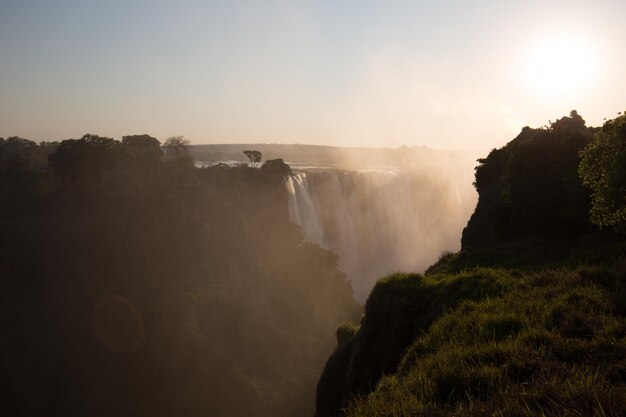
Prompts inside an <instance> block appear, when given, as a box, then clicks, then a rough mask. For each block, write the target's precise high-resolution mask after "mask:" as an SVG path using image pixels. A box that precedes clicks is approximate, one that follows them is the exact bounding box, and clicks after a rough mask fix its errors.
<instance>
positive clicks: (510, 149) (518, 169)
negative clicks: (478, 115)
mask: <svg viewBox="0 0 626 417" xmlns="http://www.w3.org/2000/svg"><path fill="white" fill-rule="evenodd" d="M592 137H593V129H591V128H587V127H586V126H585V121H584V120H583V119H582V118H581V117H580V116H579V115H578V113H576V111H572V112H571V113H570V116H569V117H563V118H561V119H559V120H557V121H556V122H553V123H552V124H551V125H550V127H548V128H540V129H531V128H529V127H525V128H524V129H522V131H521V133H520V134H519V135H518V136H517V137H516V138H515V139H513V140H512V141H511V142H509V143H508V144H507V145H506V146H504V147H503V148H501V149H494V150H492V151H491V152H490V153H489V155H488V156H487V158H484V159H479V163H480V164H479V165H478V166H477V167H476V180H475V183H474V184H475V186H476V190H477V191H478V193H479V202H478V206H477V208H476V211H475V212H474V214H473V215H472V218H471V219H470V222H469V223H468V226H467V227H466V229H465V230H464V232H463V239H462V245H463V247H464V248H467V247H471V246H480V245H488V244H492V243H495V242H497V241H501V240H503V239H509V238H511V237H515V236H523V235H532V234H536V235H550V236H573V235H574V236H575V235H580V234H583V233H586V232H588V231H590V230H591V227H590V222H589V218H588V211H589V207H590V201H589V194H588V193H587V191H586V190H585V189H584V187H583V185H582V181H581V180H580V178H579V176H578V165H579V162H580V156H579V152H580V150H581V149H582V148H584V147H585V146H586V145H587V144H588V143H589V142H590V141H591V139H592Z"/></svg>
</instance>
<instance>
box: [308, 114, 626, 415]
mask: <svg viewBox="0 0 626 417" xmlns="http://www.w3.org/2000/svg"><path fill="white" fill-rule="evenodd" d="M623 121H624V116H620V117H619V118H617V119H615V120H613V121H609V122H607V123H606V124H605V126H603V128H602V129H593V128H587V127H586V126H585V123H584V121H583V120H582V118H580V116H579V115H578V114H576V113H575V112H572V113H571V114H570V117H564V118H562V119H560V120H557V121H556V122H554V123H552V124H551V126H549V127H547V128H542V129H530V128H524V129H523V130H522V132H521V133H520V135H519V136H518V137H517V138H515V139H514V140H513V141H512V142H510V143H509V144H507V145H506V146H505V147H503V148H502V149H498V150H493V151H492V152H491V153H490V154H489V156H488V157H487V158H485V159H482V160H480V165H479V167H478V168H477V170H476V184H475V185H476V188H477V190H478V192H479V203H478V206H477V208H476V212H475V213H474V215H473V216H472V218H471V220H470V222H469V224H468V227H467V229H466V230H465V232H464V235H463V249H462V250H461V252H459V253H457V254H452V253H449V254H445V255H443V256H442V257H441V259H440V261H439V262H438V263H436V264H435V265H433V266H432V267H431V268H430V269H429V270H428V271H427V272H426V274H425V275H424V276H422V275H418V274H409V275H405V274H396V275H393V276H390V277H387V278H385V279H383V280H381V281H380V282H379V283H378V284H377V286H376V287H375V288H374V290H373V291H372V294H371V295H370V297H369V299H368V301H367V304H366V308H365V316H364V318H363V320H362V321H361V324H360V326H355V325H345V326H343V327H341V328H340V329H339V330H338V332H337V338H338V346H337V348H336V350H335V352H334V354H333V355H332V356H331V357H330V359H329V361H328V362H327V364H326V368H325V371H324V373H323V375H322V377H321V379H320V382H319V384H318V397H317V415H318V416H319V417H322V416H335V415H347V416H354V417H356V416H536V415H543V416H621V415H624V414H626V359H625V358H626V274H625V272H624V271H625V270H626V264H625V262H626V239H625V238H624V235H623V234H619V233H615V232H614V231H613V230H614V229H607V228H605V229H602V230H599V229H597V226H605V225H611V226H612V225H615V226H618V224H619V219H620V218H621V217H620V214H619V213H620V211H619V210H620V209H621V208H622V207H624V205H625V204H626V194H625V193H624V192H623V191H624V189H623V184H624V181H625V180H626V176H624V175H623V174H624V171H623V167H624V165H623V164H622V165H621V166H620V165H619V162H616V161H622V162H623V159H620V158H623V156H622V155H623V152H622V154H620V153H619V152H616V151H615V150H616V149H621V150H623V149H624V143H626V135H624V131H623V130H621V126H622V125H621V123H623ZM594 134H595V137H594ZM609 138H610V145H609V144H608V143H607V140H609ZM581 155H582V159H583V161H586V162H583V163H582V164H581ZM589 155H594V157H593V158H594V159H593V160H592V159H591V158H592V157H591V156H589ZM595 158H597V159H595ZM599 161H612V162H609V163H607V164H605V163H604V162H599ZM598 168H600V169H603V170H606V172H610V173H611V175H612V176H610V177H609V178H607V175H597V176H596V175H595V174H594V175H592V173H593V172H597V171H595V170H597V169H598ZM579 170H580V173H581V175H582V177H583V178H585V183H584V184H583V180H582V179H581V177H579V176H578V173H579ZM590 170H593V171H590ZM590 178H591V179H590ZM601 179H607V181H606V183H602V182H601V183H600V184H599V183H598V182H597V181H598V180H601ZM584 185H587V186H589V187H590V188H589V189H586V188H584ZM620 187H621V188H620ZM598 193H605V195H611V196H612V199H611V200H609V201H607V200H606V199H604V198H596V196H597V195H598ZM620 193H621V194H620ZM590 194H593V195H594V198H593V199H592V198H591V197H590ZM592 206H593V207H594V210H596V212H597V210H603V213H607V212H610V213H612V214H616V215H615V216H614V217H612V219H615V220H617V221H616V222H606V221H604V220H603V221H598V219H597V218H594V211H592V212H591V214H592V217H591V220H590V219H589V210H590V209H591V207H592ZM605 219H606V218H605ZM617 230H618V231H619V230H621V229H620V228H619V227H618V228H617Z"/></svg>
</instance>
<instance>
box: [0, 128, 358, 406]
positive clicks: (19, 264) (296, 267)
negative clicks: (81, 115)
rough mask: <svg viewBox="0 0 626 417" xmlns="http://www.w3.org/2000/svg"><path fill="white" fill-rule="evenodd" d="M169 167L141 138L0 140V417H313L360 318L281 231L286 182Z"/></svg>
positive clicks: (292, 231)
mask: <svg viewBox="0 0 626 417" xmlns="http://www.w3.org/2000/svg"><path fill="white" fill-rule="evenodd" d="M171 156H172V157H171V158H170V159H169V160H167V159H166V160H164V159H163V157H162V152H161V148H160V146H159V143H158V141H156V139H154V138H151V137H149V136H147V135H141V136H127V137H125V138H124V139H123V140H122V141H116V140H113V139H110V138H103V137H99V136H95V135H86V136H84V137H83V138H81V139H77V140H67V141H63V142H61V143H52V144H51V143H43V144H35V143H33V142H31V141H28V140H24V139H20V138H9V139H7V140H2V139H0V257H1V258H0V277H1V280H0V286H1V287H0V306H1V307H0V323H1V325H2V328H3V329H4V332H3V337H2V342H1V347H2V362H1V365H0V369H1V373H2V378H3V383H2V386H3V392H2V400H1V401H0V414H1V415H7V416H8V415H11V416H18V415H29V416H32V415H39V416H43V415H63V416H74V415H75V416H79V415H80V416H84V415H89V416H114V415H115V416H130V415H135V416H141V415H146V416H147V415H150V416H159V415H163V416H172V415H181V416H201V415H202V416H206V415H211V416H250V415H254V416H284V415H306V414H312V413H313V409H314V404H313V401H314V398H313V396H314V386H315V381H316V380H317V378H318V377H319V372H320V370H321V369H322V367H323V363H324V360H325V358H326V357H327V356H328V354H329V353H330V351H331V350H332V344H333V331H334V329H335V328H336V326H337V325H338V324H339V323H341V322H344V321H347V320H354V319H355V317H358V314H360V312H359V308H358V306H357V305H356V304H355V303H354V301H353V300H352V296H351V288H350V286H349V284H348V283H347V282H346V280H345V277H344V276H343V274H342V273H341V272H340V271H339V270H338V269H337V266H336V257H335V256H334V255H333V254H332V253H330V252H328V251H326V250H323V249H321V248H320V247H318V246H316V245H312V244H308V243H303V238H302V234H301V231H300V230H299V229H298V228H297V227H295V226H293V225H291V224H289V223H288V221H287V219H288V213H287V200H286V199H287V195H286V190H285V187H284V178H283V175H285V174H286V173H287V172H288V170H289V168H288V167H287V166H286V165H285V164H283V163H281V162H280V161H272V162H271V163H268V164H267V165H266V166H264V167H262V168H261V169H252V168H247V167H238V168H228V167H225V166H216V167H214V168H211V169H196V168H194V167H193V165H192V164H191V163H190V159H189V158H186V157H185V149H184V147H182V148H180V149H178V152H173V155H171ZM355 315H356V316H355Z"/></svg>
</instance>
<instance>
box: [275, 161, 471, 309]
mask: <svg viewBox="0 0 626 417" xmlns="http://www.w3.org/2000/svg"><path fill="white" fill-rule="evenodd" d="M286 187H287V190H288V192H289V217H290V221H291V222H292V223H294V224H298V225H300V226H301V227H302V229H303V232H304V236H305V239H307V240H308V241H311V242H314V243H317V244H319V245H320V246H323V247H325V248H327V249H330V250H332V251H333V252H335V253H336V254H337V255H339V266H340V267H341V269H342V270H343V271H344V272H345V273H346V275H347V276H348V278H349V279H350V281H351V282H352V286H353V288H354V292H355V298H356V299H357V301H359V302H364V301H365V299H366V298H367V295H368V294H369V292H370V290H371V289H372V287H373V285H374V283H375V282H376V280H377V279H378V278H381V277H383V276H384V275H387V274H390V273H393V272H398V271H406V272H422V271H423V270H424V269H425V268H426V267H428V266H429V265H430V264H432V263H433V262H435V261H436V260H437V258H438V256H439V255H440V254H441V253H442V252H444V251H446V250H458V249H459V248H460V237H461V232H462V230H463V227H464V226H465V225H466V223H467V219H468V218H469V216H470V214H471V212H472V210H473V208H474V205H475V203H476V197H475V192H474V191H473V189H472V188H471V182H470V181H467V179H466V180H465V181H463V180H462V179H458V178H456V177H452V176H448V177H446V176H441V175H439V176H434V175H427V174H425V173H421V174H417V173H410V172H401V171H386V172H384V171H364V172H356V171H341V170H327V171H309V172H306V171H300V172H297V173H294V174H293V175H291V176H290V177H288V178H287V182H286Z"/></svg>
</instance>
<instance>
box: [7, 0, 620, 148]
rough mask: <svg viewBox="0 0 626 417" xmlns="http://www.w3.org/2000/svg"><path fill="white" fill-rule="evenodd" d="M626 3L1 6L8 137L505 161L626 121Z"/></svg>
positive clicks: (29, 1)
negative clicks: (511, 150)
mask: <svg viewBox="0 0 626 417" xmlns="http://www.w3.org/2000/svg"><path fill="white" fill-rule="evenodd" d="M625 16H626V1H623V0H615V1H602V0H597V1H593V2H592V1H515V2H513V1H503V0H499V1H435V0H433V1H430V2H423V1H391V0H386V1H382V0H381V1H366V0H359V1H348V0H332V1H296V0H283V1H271V0H258V1H183V0H178V1H148V0H145V1H140V0H106V1H103V0H93V1H92V0H80V1H78V0H76V1H66V0H50V1H36V0H0V136H2V137H7V136H22V137H26V138H30V139H34V140H42V139H45V140H54V139H64V138H78V137H80V136H82V135H83V134H84V133H95V134H99V135H104V136H111V137H115V138H118V139H119V138H121V136H122V135H126V134H138V133H149V134H151V135H153V136H156V137H157V138H159V139H161V140H164V139H165V138H167V137H168V136H171V135H184V136H185V137H186V138H188V139H190V140H191V141H192V142H193V143H229V142H277V143H317V144H327V145H350V146H390V147H397V146H400V145H402V144H406V145H426V146H430V147H434V148H471V149H483V148H491V147H494V146H501V145H503V144H504V143H506V142H507V141H509V140H510V139H512V138H513V137H514V136H515V135H516V134H517V133H518V132H519V130H520V128H521V127H523V126H525V125H530V126H541V125H544V124H547V123H548V120H554V119H556V118H558V117H560V116H563V115H565V114H567V113H568V112H569V111H570V110H571V109H577V110H578V111H579V113H580V114H581V115H582V116H583V118H585V119H586V120H587V122H588V124H591V125H599V124H601V123H602V119H603V118H604V117H613V116H615V115H616V113H617V112H618V111H622V110H626V44H625V43H624V41H625V40H626V24H624V17H625Z"/></svg>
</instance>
